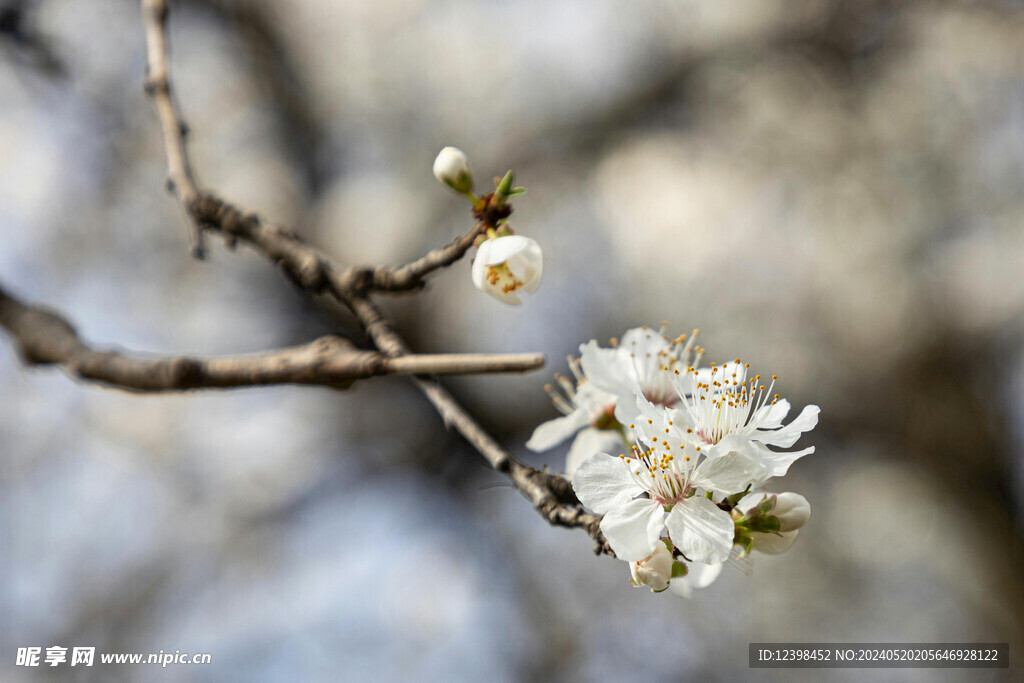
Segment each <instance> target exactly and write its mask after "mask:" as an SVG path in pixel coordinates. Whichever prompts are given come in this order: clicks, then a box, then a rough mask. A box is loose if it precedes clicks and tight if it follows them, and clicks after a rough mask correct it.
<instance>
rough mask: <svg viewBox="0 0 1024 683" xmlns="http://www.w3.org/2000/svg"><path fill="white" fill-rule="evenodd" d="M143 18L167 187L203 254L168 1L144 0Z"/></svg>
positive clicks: (195, 251) (194, 246)
mask: <svg viewBox="0 0 1024 683" xmlns="http://www.w3.org/2000/svg"><path fill="white" fill-rule="evenodd" d="M142 21H143V26H144V27H145V30H146V48H147V49H146V94H147V95H149V97H150V99H152V100H153V106H154V107H155V108H156V113H157V116H158V117H159V118H160V128H161V129H162V131H163V136H164V147H165V149H166V150H167V187H168V188H169V189H170V190H171V191H172V192H174V194H175V195H176V196H177V197H178V200H179V201H180V202H181V204H182V206H184V207H185V210H186V213H187V214H188V215H189V225H190V227H191V242H192V255H193V256H195V257H196V258H203V254H204V249H203V231H202V227H201V226H200V225H199V223H198V222H197V221H196V220H195V219H194V218H193V217H192V215H191V214H192V212H191V211H190V210H189V207H191V206H192V204H193V203H194V202H195V200H196V199H197V198H198V197H199V188H198V187H196V182H195V179H194V178H193V177H192V167H191V166H190V165H189V162H188V153H187V152H186V151H185V135H186V134H187V132H188V127H187V126H186V125H185V122H184V120H183V119H182V118H181V116H180V115H179V114H178V110H177V109H176V108H175V106H174V101H173V100H172V99H171V75H170V66H169V64H168V61H169V60H168V50H167V26H166V25H167V4H166V3H165V2H164V0H142Z"/></svg>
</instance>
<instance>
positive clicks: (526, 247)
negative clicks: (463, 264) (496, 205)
mask: <svg viewBox="0 0 1024 683" xmlns="http://www.w3.org/2000/svg"><path fill="white" fill-rule="evenodd" d="M543 265H544V261H543V256H542V254H541V251H540V246H539V245H538V244H537V243H536V242H535V241H533V240H532V239H530V238H529V237H523V236H522V235H505V236H503V237H495V238H494V239H489V240H485V241H484V242H483V243H482V244H481V245H480V248H479V249H478V250H477V253H476V258H475V259H474V260H473V270H472V275H473V284H474V285H475V286H476V288H477V289H479V290H481V291H483V292H486V293H487V294H490V295H491V296H493V297H494V298H495V299H497V300H498V301H501V302H503V303H506V304H512V305H516V304H519V303H521V301H520V300H519V297H518V296H517V295H516V292H518V291H519V290H523V291H526V292H532V291H534V290H535V289H537V286H538V285H539V284H540V275H541V270H542V269H543Z"/></svg>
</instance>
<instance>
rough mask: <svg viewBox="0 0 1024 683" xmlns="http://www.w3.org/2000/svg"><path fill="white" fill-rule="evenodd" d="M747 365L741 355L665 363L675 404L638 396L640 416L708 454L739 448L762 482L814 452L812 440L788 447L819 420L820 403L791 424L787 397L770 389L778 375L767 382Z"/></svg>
mask: <svg viewBox="0 0 1024 683" xmlns="http://www.w3.org/2000/svg"><path fill="white" fill-rule="evenodd" d="M747 371H748V365H747V364H746V363H742V362H741V361H740V360H739V359H736V360H735V361H732V362H729V363H723V364H721V365H717V364H714V363H712V364H711V367H708V368H699V369H698V368H694V367H692V366H690V367H686V368H672V367H670V366H668V365H666V366H663V368H662V372H663V374H664V375H666V376H668V377H670V378H671V381H672V384H673V388H674V390H675V394H676V396H677V397H678V401H677V403H676V404H675V407H669V408H664V407H662V406H659V405H656V404H654V403H652V402H651V401H649V400H647V399H646V398H645V397H638V398H637V408H638V410H639V412H640V413H641V415H640V417H639V418H638V419H639V420H640V421H641V422H644V421H647V422H650V421H651V420H655V421H661V422H665V423H667V424H665V425H662V427H663V428H664V430H665V434H666V436H665V437H663V438H667V439H668V440H669V442H670V443H673V444H678V446H680V447H681V446H682V445H683V444H687V445H690V446H691V447H694V448H699V449H700V450H701V452H702V454H703V455H704V456H706V457H708V458H712V459H714V458H717V457H720V456H722V455H725V454H727V453H732V452H742V453H744V454H746V455H747V456H748V457H750V458H752V459H755V460H757V461H758V462H760V463H761V464H762V465H763V471H762V473H761V475H760V477H759V478H758V479H756V480H755V481H754V482H753V483H755V484H759V483H763V482H764V481H765V480H767V479H769V478H771V477H779V476H782V475H784V474H786V472H787V471H788V470H789V466H790V465H791V464H792V463H793V462H795V461H796V460H797V459H799V458H801V457H803V456H805V455H808V454H810V453H813V452H814V447H813V446H810V447H808V448H805V449H803V450H799V451H779V450H772V449H771V448H769V446H771V447H774V448H790V447H792V446H793V445H794V444H795V443H796V442H797V440H798V439H799V438H800V435H801V434H803V433H804V432H808V431H810V430H812V429H814V427H815V426H816V425H817V424H818V413H819V412H820V409H819V408H818V406H816V405H809V406H806V407H805V408H804V409H803V410H802V411H801V412H800V414H799V415H798V416H797V417H796V418H795V419H794V420H793V421H791V422H790V423H789V424H787V425H783V424H782V421H783V419H785V417H786V416H787V415H788V414H789V411H790V404H789V401H787V400H786V399H784V398H782V397H781V396H780V395H779V394H772V390H773V389H774V386H775V380H776V379H777V377H776V376H774V375H773V376H772V379H771V382H770V384H769V386H767V387H766V386H765V385H764V383H762V380H761V376H760V375H755V376H754V377H752V378H749V377H748V375H747ZM630 428H633V427H632V425H631V427H630Z"/></svg>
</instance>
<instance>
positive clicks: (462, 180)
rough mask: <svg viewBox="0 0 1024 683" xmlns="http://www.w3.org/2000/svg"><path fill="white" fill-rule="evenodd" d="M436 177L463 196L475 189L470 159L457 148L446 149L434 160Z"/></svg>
mask: <svg viewBox="0 0 1024 683" xmlns="http://www.w3.org/2000/svg"><path fill="white" fill-rule="evenodd" d="M434 175H435V176H436V177H437V179H438V180H440V181H441V182H442V183H444V184H445V185H447V186H448V187H450V188H452V189H453V190H455V191H456V192H461V193H463V194H465V193H467V192H470V191H471V190H472V189H473V174H472V172H470V170H469V159H468V158H467V157H466V154H465V153H464V152H463V151H462V150H461V149H459V148H457V147H445V148H444V149H442V150H441V151H440V152H439V153H438V155H437V158H436V159H434Z"/></svg>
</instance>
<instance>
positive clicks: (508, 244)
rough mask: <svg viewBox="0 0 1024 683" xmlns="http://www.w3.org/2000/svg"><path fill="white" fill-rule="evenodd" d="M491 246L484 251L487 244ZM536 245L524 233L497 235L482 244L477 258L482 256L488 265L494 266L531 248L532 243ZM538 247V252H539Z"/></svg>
mask: <svg viewBox="0 0 1024 683" xmlns="http://www.w3.org/2000/svg"><path fill="white" fill-rule="evenodd" d="M488 244H489V245H490V247H489V248H488V249H487V250H486V251H484V247H486V246H487V245H488ZM531 244H532V245H534V246H536V245H537V243H536V242H534V241H533V240H531V239H530V238H529V237H523V236H522V235H505V236H504V237H496V238H494V239H492V240H486V241H484V243H483V244H481V245H480V250H479V251H478V252H477V254H476V256H477V258H482V260H483V261H484V263H485V264H486V265H488V266H494V265H497V264H499V263H505V262H506V261H508V260H509V259H510V258H512V257H513V256H515V255H516V254H518V253H519V252H521V251H523V250H525V249H529V248H530V245H531ZM539 251H540V250H539V248H538V252H539Z"/></svg>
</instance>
